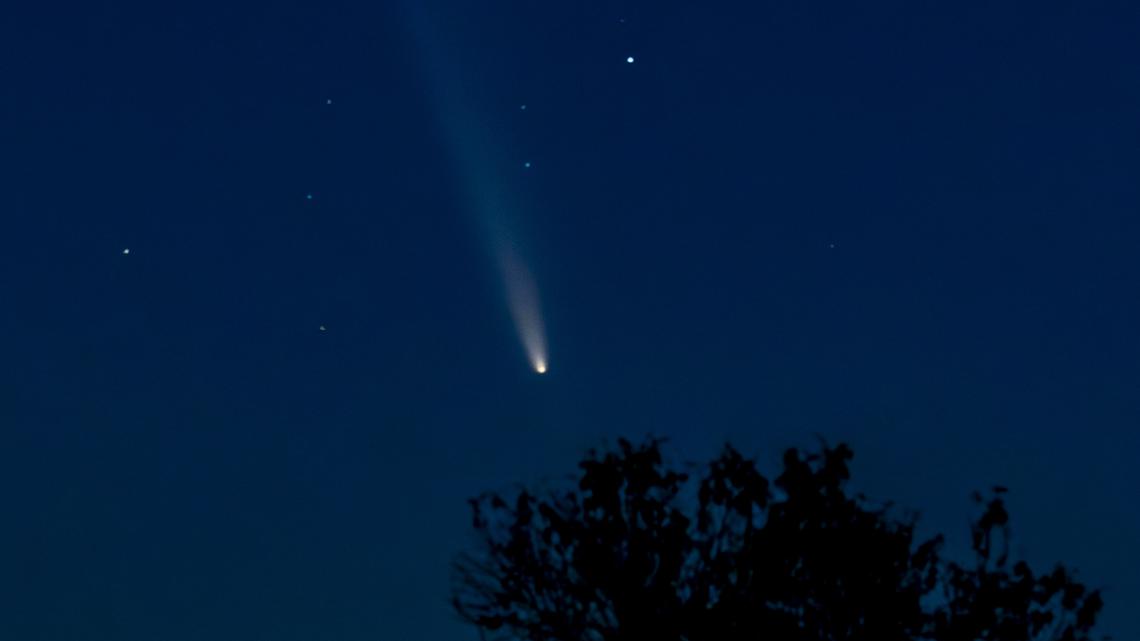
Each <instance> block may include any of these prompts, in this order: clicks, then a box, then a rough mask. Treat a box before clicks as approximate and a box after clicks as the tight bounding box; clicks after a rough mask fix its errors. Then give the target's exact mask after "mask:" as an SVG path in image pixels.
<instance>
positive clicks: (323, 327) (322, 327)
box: [317, 325, 325, 332]
mask: <svg viewBox="0 0 1140 641" xmlns="http://www.w3.org/2000/svg"><path fill="white" fill-rule="evenodd" d="M317 329H319V330H321V331H322V332H323V331H325V326H324V325H321V326H320V327H318V328H317Z"/></svg>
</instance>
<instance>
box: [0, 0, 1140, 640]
mask: <svg viewBox="0 0 1140 641" xmlns="http://www.w3.org/2000/svg"><path fill="white" fill-rule="evenodd" d="M855 4H857V5H860V6H853V5H852V3H831V4H818V3H817V4H813V5H809V4H808V3H803V2H742V1H738V2H727V1H716V0H714V1H712V2H687V3H681V2H657V1H655V2H650V1H648V0H647V1H644V2H643V1H640V0H639V1H629V2H619V3H612V4H611V3H586V4H583V3H548V2H537V3H536V2H523V1H516V0H508V1H498V0H495V1H492V2H486V1H479V2H476V1H474V0H465V1H455V0H428V1H426V2H415V3H413V2H411V1H409V2H408V3H406V4H401V3H399V2H395V1H394V0H389V1H388V2H380V3H364V2H360V3H330V2H311V3H297V2H277V3H265V4H264V5H261V6H254V5H252V4H245V5H242V6H235V5H234V3H224V4H223V3H217V4H206V3H185V4H182V5H174V4H171V3H147V4H145V5H139V6H130V5H128V4H126V3H116V2H102V3H82V6H80V4H79V3H75V6H71V7H64V6H53V7H44V8H42V9H27V8H24V9H21V10H18V11H16V12H14V11H13V10H11V9H10V10H9V11H8V12H7V15H6V17H5V19H4V20H3V21H0V93H2V98H3V100H2V101H0V164H2V166H0V186H2V187H3V191H2V193H0V196H2V198H3V200H2V201H0V211H2V212H3V216H2V222H3V226H2V228H0V229H2V233H0V297H2V299H0V305H2V307H0V336H3V339H0V364H2V366H0V488H2V489H0V498H2V499H3V505H4V512H5V518H4V519H3V523H4V525H3V526H2V527H0V604H3V605H2V607H0V638H4V639H16V640H20V641H49V640H50V641H55V640H60V641H63V640H72V639H78V638H83V639H115V640H123V639H130V640H136V639H137V640H152V639H153V640H155V641H158V640H161V641H183V640H185V641H191V640H200V639H206V638H213V639H245V640H249V641H255V640H261V639H264V640H274V641H284V640H290V639H298V640H300V639H306V640H308V639H316V638H319V639H326V640H338V639H344V640H357V639H373V638H382V639H407V640H409V641H418V640H423V641H439V640H442V639H473V638H475V635H474V633H473V632H472V631H470V630H467V629H464V628H463V627H461V626H460V625H459V624H458V623H456V622H455V621H454V620H453V619H452V617H451V614H450V611H449V609H448V607H447V605H446V597H447V589H448V584H447V563H448V562H449V560H450V558H451V556H452V554H453V553H454V552H455V551H456V550H457V549H458V548H459V546H461V545H463V544H464V543H465V542H466V540H467V539H466V528H467V527H468V523H469V520H468V515H467V512H466V505H465V503H464V499H465V498H466V497H467V496H469V495H472V494H474V493H477V492H478V491H480V490H483V489H487V488H502V487H506V486H508V485H509V484H510V483H512V482H515V481H533V480H536V479H539V478H541V477H544V476H558V475H561V474H563V473H566V472H570V471H572V466H573V463H574V461H575V460H576V459H577V458H578V457H579V455H580V454H581V453H582V452H583V450H584V449H585V448H586V447H589V446H593V445H599V444H601V443H602V442H603V441H604V439H612V438H614V437H616V436H618V435H629V436H633V437H637V436H640V435H643V434H645V433H647V432H649V431H652V432H655V433H658V434H664V435H666V436H669V437H670V438H671V439H672V446H671V452H672V453H673V454H674V455H675V456H676V457H677V458H678V459H699V458H702V457H705V456H708V455H710V454H712V453H713V452H714V451H715V450H716V449H717V448H718V447H719V445H720V444H721V443H722V442H723V441H724V440H725V439H731V440H732V441H733V442H734V443H736V444H737V445H738V446H739V447H740V448H741V449H743V450H744V451H746V452H749V453H755V454H757V455H758V456H759V458H760V459H761V460H762V461H764V462H765V467H766V468H767V469H771V466H770V464H771V463H774V462H775V461H776V460H778V454H779V452H780V451H781V450H782V449H783V448H785V447H787V446H791V445H797V446H809V447H810V446H811V445H812V444H813V443H815V438H814V436H813V434H815V433H819V434H822V435H823V436H825V437H826V438H828V439H829V440H831V441H838V440H847V441H848V442H850V443H851V444H852V445H853V446H854V449H855V452H856V461H855V463H856V465H855V478H856V482H857V485H858V486H859V487H860V489H865V490H867V491H868V492H869V493H871V494H872V495H874V496H877V497H881V498H893V499H896V500H897V501H898V502H899V503H901V504H903V505H906V506H911V507H915V508H918V509H920V510H922V511H923V513H924V514H925V522H926V523H928V524H929V525H930V526H931V527H932V528H937V529H940V530H944V531H946V532H947V533H948V534H949V535H950V538H951V540H952V541H954V540H958V541H959V542H960V541H962V540H963V539H964V538H965V536H966V533H967V532H966V518H967V516H968V515H969V513H970V512H969V510H970V504H969V501H968V495H969V492H970V491H971V490H973V489H975V488H984V487H987V486H989V485H991V484H993V483H1002V484H1004V485H1007V486H1009V487H1010V489H1011V492H1012V495H1011V496H1012V498H1011V500H1010V503H1011V507H1012V509H1013V512H1014V526H1015V535H1016V536H1017V537H1018V538H1017V541H1018V549H1019V550H1020V551H1021V552H1022V553H1023V554H1024V555H1026V556H1027V557H1028V558H1029V559H1030V560H1031V561H1033V562H1035V563H1037V564H1039V565H1047V564H1051V563H1052V562H1053V561H1056V560H1062V561H1065V562H1066V563H1071V564H1073V565H1075V566H1076V567H1077V568H1078V569H1079V570H1080V572H1081V574H1080V576H1081V577H1082V578H1083V579H1084V580H1086V581H1087V582H1088V583H1090V584H1092V585H1097V586H1104V587H1105V588H1106V589H1105V597H1106V600H1107V602H1108V607H1107V609H1106V611H1105V614H1104V617H1103V621H1104V624H1105V625H1104V628H1103V629H1104V631H1106V632H1110V633H1112V634H1114V635H1115V636H1117V637H1118V638H1120V639H1127V638H1137V637H1138V636H1140V620H1138V618H1137V616H1136V614H1135V612H1134V608H1133V607H1132V606H1133V604H1135V603H1137V602H1140V579H1138V578H1137V575H1138V574H1140V572H1138V571H1137V570H1138V567H1140V551H1138V548H1137V541H1140V511H1138V510H1137V508H1136V505H1135V497H1136V488H1137V487H1140V471H1138V469H1137V465H1136V462H1137V452H1140V431H1138V429H1137V426H1138V424H1140V395H1138V393H1137V392H1138V388H1140V332H1138V331H1137V328H1138V327H1140V299H1138V292H1137V289H1138V285H1140V261H1138V249H1140V217H1138V215H1137V214H1138V207H1140V181H1138V180H1137V175H1138V171H1140V117H1138V116H1137V114H1140V45H1138V44H1137V38H1136V33H1137V28H1138V27H1140V9H1138V8H1136V7H1135V4H1134V3H1130V2H1115V3H1112V2H1106V3H1078V2H1072V3H1051V2H1036V3H1024V4H1020V5H1019V6H1018V5H1017V4H1015V3H1004V4H1001V5H1000V6H999V5H995V4H994V3H981V2H977V3H962V2H914V1H913V0H907V1H905V2H904V1H899V2H891V3H886V2H864V3H855ZM20 11H22V13H21V12H20ZM630 55H632V56H634V57H635V63H634V64H628V63H626V61H625V60H626V57H627V56H630ZM329 100H331V101H332V103H331V104H329V103H328V101H329ZM523 104H526V105H527V108H526V109H525V110H523V109H520V106H521V105H523ZM445 123H450V125H446V124H445ZM526 162H530V163H532V165H531V167H529V168H526V167H524V163H526ZM480 193H483V194H485V193H493V194H496V195H497V197H498V198H501V199H503V201H504V202H508V203H509V209H510V211H509V212H507V215H509V218H510V219H511V220H512V221H513V222H512V225H513V233H515V234H516V235H517V237H518V238H519V239H521V240H520V241H519V242H520V243H522V244H523V245H524V246H525V253H526V255H527V256H529V261H530V262H529V264H530V268H531V269H532V271H533V273H534V275H535V279H536V281H537V283H538V290H539V294H540V297H541V302H542V310H543V314H544V316H545V320H546V327H547V340H548V343H549V348H550V369H551V371H550V373H548V374H547V375H545V376H541V377H540V376H537V375H536V374H534V372H533V371H532V370H531V369H530V367H529V365H528V364H527V361H526V358H525V356H524V354H523V352H522V349H521V348H520V346H519V344H518V339H517V337H516V335H515V330H514V328H513V326H512V322H511V316H510V314H509V313H508V311H507V308H506V305H505V303H504V297H503V293H502V284H501V283H500V282H499V276H498V273H497V272H496V270H495V267H494V264H493V261H492V260H491V259H490V258H489V248H488V239H487V238H486V237H485V234H483V233H481V232H480V231H479V229H478V226H479V221H480V219H481V217H485V216H486V215H487V212H486V211H485V207H484V206H483V205H481V204H480V200H479V197H478V194H480ZM309 195H311V196H312V198H311V199H310V198H309V197H308V196H309ZM125 248H129V249H130V253H129V254H128V255H124V254H123V250H124V249H125ZM322 325H323V326H325V327H326V331H321V330H320V329H319V328H320V326H322Z"/></svg>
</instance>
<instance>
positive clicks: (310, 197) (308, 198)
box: [305, 194, 313, 200]
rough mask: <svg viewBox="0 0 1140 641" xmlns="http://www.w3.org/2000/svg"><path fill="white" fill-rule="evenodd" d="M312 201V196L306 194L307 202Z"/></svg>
mask: <svg viewBox="0 0 1140 641" xmlns="http://www.w3.org/2000/svg"><path fill="white" fill-rule="evenodd" d="M312 199H313V195H312V194H305V200H312Z"/></svg>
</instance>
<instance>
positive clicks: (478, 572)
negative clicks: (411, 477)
mask: <svg viewBox="0 0 1140 641" xmlns="http://www.w3.org/2000/svg"><path fill="white" fill-rule="evenodd" d="M661 445H662V443H661V441H660V440H658V439H648V440H647V441H645V442H644V443H642V444H640V445H634V444H632V443H631V442H629V441H626V440H620V441H619V442H618V446H617V447H616V448H615V449H613V450H610V451H605V452H601V453H599V452H597V451H591V452H589V453H588V455H587V456H586V457H585V459H584V460H583V461H582V462H581V463H580V465H579V468H580V474H579V478H578V483H577V486H576V487H571V488H564V489H555V490H547V491H542V492H530V491H526V490H522V491H519V492H518V493H517V495H513V496H507V495H504V494H502V493H487V494H484V495H481V496H479V497H477V498H474V499H472V500H471V506H472V509H473V515H474V521H473V525H474V529H475V532H476V535H477V538H478V547H477V548H475V549H472V550H470V551H468V552H465V553H462V554H460V555H459V556H458V557H457V558H456V560H455V563H454V572H455V574H454V584H453V590H452V602H453V605H454V607H455V609H456V611H457V612H458V613H459V615H460V616H461V617H462V618H463V619H464V620H466V621H468V622H470V623H472V624H474V625H475V626H477V627H478V628H479V629H480V631H481V633H482V634H483V635H484V638H487V639H502V640H508V639H514V640H528V641H651V640H652V641H745V640H748V641H757V640H760V639H772V640H778V641H831V640H835V641H839V640H843V641H856V640H864V639H865V640H867V641H919V640H930V641H974V640H981V639H985V640H990V641H1086V640H1089V639H1091V638H1092V637H1091V636H1090V635H1091V634H1092V633H1093V628H1094V624H1095V621H1096V617H1097V614H1098V612H1099V610H1100V608H1101V605H1102V603H1101V597H1100V593H1099V592H1098V591H1097V590H1090V589H1088V588H1086V586H1084V585H1083V584H1081V583H1079V582H1078V581H1077V580H1076V579H1075V577H1074V575H1073V573H1072V571H1071V570H1069V569H1067V568H1066V567H1064V566H1062V565H1058V566H1056V567H1055V568H1054V569H1052V570H1051V571H1049V572H1047V573H1041V574H1039V573H1036V572H1034V571H1033V570H1032V569H1031V568H1030V567H1029V566H1028V564H1026V563H1025V562H1024V561H1017V562H1012V561H1011V560H1010V558H1009V554H1008V547H1009V515H1008V514H1007V512H1006V509H1005V504H1004V503H1003V501H1002V496H1003V495H1004V493H1005V489H1004V488H1001V487H995V488H993V489H992V490H990V491H989V492H988V493H987V494H986V495H982V494H979V493H975V494H974V500H975V501H976V503H977V506H976V507H977V514H976V515H975V517H974V518H973V519H972V521H971V524H970V531H971V543H972V548H973V557H974V558H973V559H970V560H969V561H967V562H964V563H959V562H956V561H953V560H949V559H946V558H944V550H943V547H944V546H943V538H942V537H941V536H937V537H934V538H931V539H929V540H921V541H920V540H917V538H916V536H915V528H916V523H917V516H916V515H915V514H914V513H899V511H898V510H895V509H894V508H893V507H891V506H890V505H889V504H887V505H878V504H874V503H872V502H871V501H870V500H868V499H867V498H866V497H864V496H862V495H852V494H851V493H850V492H849V490H848V489H847V487H846V486H847V482H848V479H849V476H850V473H849V463H850V461H851V459H852V456H853V454H852V451H851V449H850V448H849V447H847V446H846V445H843V444H840V445H838V446H835V447H829V446H826V445H824V446H822V447H821V450H820V451H819V452H814V453H807V454H805V453H802V452H800V451H798V450H796V449H790V450H788V451H787V452H786V453H785V454H784V457H783V469H782V471H781V472H780V474H779V475H778V476H776V477H775V478H774V479H773V480H771V481H770V480H769V479H768V478H766V477H765V476H763V475H762V474H761V473H760V471H759V470H758V469H757V466H756V464H755V462H754V461H753V460H751V459H748V458H745V457H744V456H742V455H741V454H740V453H739V452H738V451H736V450H735V449H733V448H732V447H731V446H726V447H725V449H724V450H723V452H722V453H721V454H720V455H719V456H718V457H717V458H715V459H714V460H713V461H712V462H711V463H709V464H708V465H707V466H704V467H703V469H701V470H700V472H699V473H695V474H690V473H687V472H685V471H682V470H678V469H675V468H674V467H671V466H669V465H667V464H666V463H664V462H663V459H662V455H661Z"/></svg>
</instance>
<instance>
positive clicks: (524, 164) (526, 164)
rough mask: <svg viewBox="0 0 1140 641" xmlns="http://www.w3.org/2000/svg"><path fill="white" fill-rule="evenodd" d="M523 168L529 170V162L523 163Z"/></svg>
mask: <svg viewBox="0 0 1140 641" xmlns="http://www.w3.org/2000/svg"><path fill="white" fill-rule="evenodd" d="M523 167H526V168H527V169H530V161H529V160H528V161H526V162H524V163H523Z"/></svg>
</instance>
